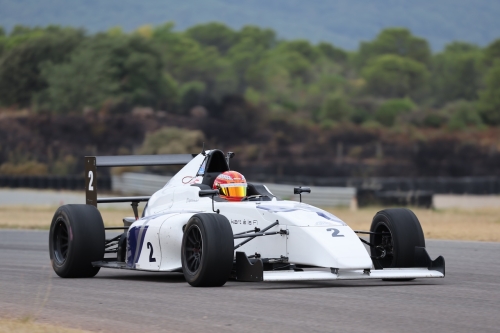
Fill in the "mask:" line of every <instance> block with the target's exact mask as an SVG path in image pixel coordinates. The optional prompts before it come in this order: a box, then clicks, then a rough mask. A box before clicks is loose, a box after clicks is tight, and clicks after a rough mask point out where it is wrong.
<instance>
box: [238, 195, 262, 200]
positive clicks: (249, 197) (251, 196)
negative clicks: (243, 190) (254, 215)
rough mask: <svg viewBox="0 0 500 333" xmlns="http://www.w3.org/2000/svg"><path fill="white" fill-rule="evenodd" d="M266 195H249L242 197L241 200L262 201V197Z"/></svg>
mask: <svg viewBox="0 0 500 333" xmlns="http://www.w3.org/2000/svg"><path fill="white" fill-rule="evenodd" d="M264 197H265V196H264V195H260V194H257V195H249V196H248V197H245V198H243V199H241V201H261V200H260V199H261V198H264Z"/></svg>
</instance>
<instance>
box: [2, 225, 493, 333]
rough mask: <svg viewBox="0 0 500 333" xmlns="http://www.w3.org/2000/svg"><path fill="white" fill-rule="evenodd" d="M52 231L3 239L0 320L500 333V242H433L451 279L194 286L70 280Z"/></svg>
mask: <svg viewBox="0 0 500 333" xmlns="http://www.w3.org/2000/svg"><path fill="white" fill-rule="evenodd" d="M47 247H48V232H46V231H14V230H2V231H0V272H1V274H0V315H1V316H15V317H20V316H26V315H29V316H32V317H35V318H37V320H39V321H42V322H51V323H56V324H57V323H59V324H62V325H64V326H69V327H76V328H82V329H87V330H91V331H106V332H156V331H158V332H169V331H173V332H370V333H373V332H499V331H500V259H499V258H500V257H499V254H500V243H479V242H457V241H435V240H429V241H427V249H428V251H429V253H430V255H431V257H433V258H434V257H436V256H437V255H439V254H441V255H443V256H444V257H445V259H446V265H447V266H446V278H444V279H421V280H415V281H412V282H384V281H379V280H373V281H328V282H287V283H242V282H234V281H229V282H228V283H227V284H226V285H225V286H224V287H222V288H193V287H190V286H189V285H188V284H187V283H186V282H185V281H184V279H183V277H182V274H179V273H170V274H165V273H143V272H133V271H125V270H112V269H101V271H100V272H99V274H98V275H97V276H96V277H95V278H91V279H62V278H59V277H57V276H56V274H55V273H54V272H53V271H52V268H51V267H50V263H49V254H48V250H47Z"/></svg>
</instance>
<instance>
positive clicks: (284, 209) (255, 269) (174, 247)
mask: <svg viewBox="0 0 500 333" xmlns="http://www.w3.org/2000/svg"><path fill="white" fill-rule="evenodd" d="M233 156H234V154H233V153H228V154H227V155H225V154H224V153H223V152H222V151H220V150H216V149H215V150H203V151H202V152H201V153H200V154H194V155H191V154H177V155H151V156H146V155H143V156H94V157H85V176H86V185H85V186H86V204H82V205H64V206H61V207H59V209H57V211H56V212H55V214H54V218H53V219H52V224H51V226H50V237H49V250H50V259H51V262H52V267H53V269H54V271H55V272H56V273H57V275H59V276H60V277H65V278H70V277H93V276H95V275H96V274H97V273H98V272H99V270H100V269H101V268H102V267H103V268H104V267H105V268H117V269H129V270H140V271H149V272H151V271H156V272H182V273H183V274H184V277H185V279H186V281H187V282H188V283H189V284H190V285H192V286H196V287H199V286H222V285H224V284H225V283H226V282H227V281H228V279H234V280H236V281H256V282H259V281H304V280H309V281H311V280H354V279H384V280H412V279H415V278H442V277H444V276H445V263H444V259H443V257H441V256H440V257H438V258H437V259H436V260H431V259H430V257H429V255H428V254H427V251H426V249H425V240H424V234H423V232H422V228H421V226H420V222H419V221H418V219H417V217H416V216H415V214H414V213H413V212H412V211H411V210H408V209H404V208H393V209H385V210H381V211H379V212H378V213H377V214H376V215H375V217H374V218H373V221H372V224H371V228H370V230H369V231H355V230H352V229H351V228H350V227H349V226H348V225H347V224H346V223H344V222H343V221H342V220H341V219H339V218H338V217H336V216H335V215H333V214H331V213H329V212H327V211H324V210H322V209H319V208H316V207H314V206H311V205H308V204H306V203H303V202H302V193H307V192H310V189H309V188H306V187H296V188H294V193H295V194H299V195H300V201H287V200H281V199H280V198H278V197H276V196H275V195H273V193H271V191H270V190H269V189H268V188H267V187H266V186H265V185H261V184H255V183H247V182H246V180H244V179H243V180H240V181H239V183H234V182H233V183H231V181H230V180H231V179H232V178H231V176H230V174H229V176H228V172H229V173H231V172H233V171H230V169H229V161H230V158H232V157H233ZM152 165H184V167H183V168H182V169H181V170H180V171H179V172H178V173H177V174H176V175H174V176H173V177H172V178H171V179H170V181H169V182H168V183H167V184H166V185H165V186H164V187H163V188H162V189H160V190H159V191H157V192H156V193H154V194H153V195H152V196H151V197H144V196H137V197H119V198H98V197H97V186H96V184H97V167H113V166H152ZM243 178H244V177H243ZM223 180H227V182H226V183H224V182H223ZM214 184H215V185H214ZM238 191H240V192H241V193H240V197H238V199H237V201H234V200H230V199H231V198H230V193H229V192H238ZM245 192H246V193H245ZM290 194H292V189H291V193H290ZM233 199H234V198H233ZM113 202H130V203H131V206H132V209H133V211H134V215H135V216H134V217H126V218H124V219H123V224H124V226H123V227H106V228H105V227H104V223H103V220H102V217H101V214H100V213H99V211H98V210H97V204H98V203H113ZM140 202H146V206H145V208H144V210H143V213H142V217H139V213H138V204H139V203H140ZM106 230H114V231H116V230H121V231H123V232H122V233H120V234H119V235H117V236H116V237H110V238H109V239H106V234H105V232H106ZM358 235H361V236H363V235H364V237H366V238H368V240H367V239H365V238H361V237H359V236H358ZM363 243H364V244H367V245H368V246H369V249H370V250H369V251H367V249H366V248H365V246H364V245H363Z"/></svg>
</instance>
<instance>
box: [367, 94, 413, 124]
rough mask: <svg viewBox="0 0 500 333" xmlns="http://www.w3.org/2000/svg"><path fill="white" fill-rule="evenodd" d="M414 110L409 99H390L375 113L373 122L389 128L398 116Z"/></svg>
mask: <svg viewBox="0 0 500 333" xmlns="http://www.w3.org/2000/svg"><path fill="white" fill-rule="evenodd" d="M414 108H415V104H413V102H412V101H411V99H408V98H404V99H390V100H388V101H386V102H385V103H383V104H382V105H381V106H380V107H379V108H378V109H377V111H375V120H376V121H378V122H379V123H381V124H382V125H384V126H387V127H391V126H393V125H394V122H395V121H396V118H397V117H398V116H399V115H401V114H403V113H407V112H409V111H411V110H413V109H414Z"/></svg>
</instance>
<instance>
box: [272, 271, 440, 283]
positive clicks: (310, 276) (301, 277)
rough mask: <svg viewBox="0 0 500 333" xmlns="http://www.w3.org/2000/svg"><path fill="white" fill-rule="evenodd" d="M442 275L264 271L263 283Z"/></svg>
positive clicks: (403, 272)
mask: <svg viewBox="0 0 500 333" xmlns="http://www.w3.org/2000/svg"><path fill="white" fill-rule="evenodd" d="M443 277H444V274H443V273H441V272H438V271H433V270H429V269H428V268H385V269H380V270H379V269H377V270H371V271H363V270H346V271H338V272H337V273H334V272H328V271H303V272H294V271H265V272H264V276H263V281H269V282H271V281H322V280H365V279H417V278H443Z"/></svg>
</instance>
